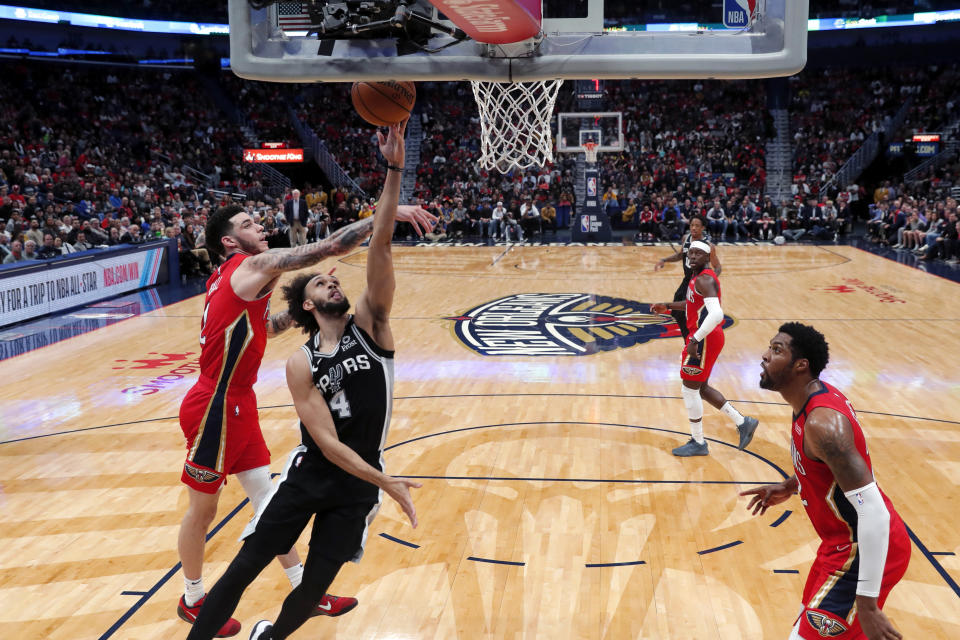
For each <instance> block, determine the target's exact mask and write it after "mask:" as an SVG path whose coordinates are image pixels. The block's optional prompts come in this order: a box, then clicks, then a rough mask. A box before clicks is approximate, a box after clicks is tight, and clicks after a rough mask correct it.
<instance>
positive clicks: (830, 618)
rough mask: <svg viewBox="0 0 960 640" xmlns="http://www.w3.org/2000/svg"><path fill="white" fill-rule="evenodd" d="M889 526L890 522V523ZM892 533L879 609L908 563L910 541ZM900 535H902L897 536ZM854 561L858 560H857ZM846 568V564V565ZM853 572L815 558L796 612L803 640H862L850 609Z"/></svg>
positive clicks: (854, 582) (857, 620)
mask: <svg viewBox="0 0 960 640" xmlns="http://www.w3.org/2000/svg"><path fill="white" fill-rule="evenodd" d="M891 526H894V523H892V522H891ZM900 527H901V530H900V532H897V531H895V532H894V534H893V535H891V536H890V545H889V547H888V548H887V563H886V565H884V569H883V580H882V581H881V582H880V595H879V597H878V598H877V605H878V606H880V607H883V603H884V602H886V600H887V596H888V595H890V590H891V589H893V587H894V586H895V585H896V584H897V583H898V582H899V581H900V579H901V578H902V577H903V574H904V573H906V571H907V565H908V564H910V539H909V538H908V537H907V534H906V530H905V529H902V527H903V525H902V523H901V524H900ZM901 532H902V533H901ZM856 561H857V562H858V561H859V557H857V560H856ZM848 566H849V565H848ZM857 577H858V574H857V571H856V570H850V569H847V570H844V567H843V566H838V561H837V560H836V559H835V558H824V557H822V556H819V555H818V556H817V559H816V560H815V561H814V562H813V566H812V567H811V568H810V574H809V575H808V576H807V584H806V586H804V588H803V611H801V612H800V628H799V632H800V637H801V638H804V639H805V640H822V639H823V638H841V640H864V639H865V638H866V636H865V635H864V634H863V630H862V629H861V628H860V618H859V617H858V616H857V610H856V608H855V607H854V604H855V603H856V597H857Z"/></svg>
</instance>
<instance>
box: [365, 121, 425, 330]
mask: <svg viewBox="0 0 960 640" xmlns="http://www.w3.org/2000/svg"><path fill="white" fill-rule="evenodd" d="M406 127H407V122H406V120H404V121H403V122H401V123H399V124H395V125H393V126H391V127H390V130H389V132H388V134H387V135H386V136H384V135H383V133H382V132H380V131H378V132H377V139H378V141H379V143H380V153H382V154H383V157H384V159H385V160H386V161H387V177H386V181H385V182H384V184H383V192H382V193H381V194H380V204H379V206H378V207H377V213H376V215H374V216H373V237H372V238H371V239H370V249H369V251H368V252H367V288H366V290H365V291H364V292H363V295H362V296H361V297H360V300H359V301H358V303H357V313H356V322H357V324H358V325H359V326H360V327H361V328H363V330H364V331H367V332H368V333H369V334H370V336H371V337H372V338H373V339H374V341H375V342H376V343H377V344H378V345H380V346H381V347H383V348H384V349H393V335H392V334H391V332H390V323H389V319H390V309H391V308H392V307H393V293H394V290H395V289H396V280H395V279H394V275H393V253H392V251H391V248H390V243H391V241H392V239H393V223H394V221H395V220H396V219H397V217H398V215H397V214H398V210H399V207H398V205H397V200H398V199H399V197H400V181H401V178H402V177H403V161H404V142H403V134H404V131H405V130H406ZM405 209H406V210H408V212H409V213H410V214H411V215H414V216H416V217H417V218H418V219H419V220H420V221H421V222H422V223H424V224H431V223H432V222H435V221H436V220H430V218H432V217H433V216H431V215H430V214H429V213H427V211H426V210H425V209H421V208H420V207H406V208H405Z"/></svg>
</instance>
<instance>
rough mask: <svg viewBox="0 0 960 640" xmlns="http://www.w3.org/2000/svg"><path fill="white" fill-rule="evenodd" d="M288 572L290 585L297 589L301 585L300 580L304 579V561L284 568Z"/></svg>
mask: <svg viewBox="0 0 960 640" xmlns="http://www.w3.org/2000/svg"><path fill="white" fill-rule="evenodd" d="M283 572H284V573H285V574H287V580H289V581H290V586H291V587H293V588H294V589H296V588H297V587H299V586H300V582H302V581H303V563H302V562H300V563H297V564H295V565H293V566H292V567H288V568H286V569H284V570H283Z"/></svg>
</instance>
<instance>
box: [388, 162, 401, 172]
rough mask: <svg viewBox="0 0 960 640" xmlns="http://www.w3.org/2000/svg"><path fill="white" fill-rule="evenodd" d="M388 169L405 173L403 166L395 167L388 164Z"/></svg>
mask: <svg viewBox="0 0 960 640" xmlns="http://www.w3.org/2000/svg"><path fill="white" fill-rule="evenodd" d="M387 169H388V170H389V171H399V172H400V173H403V167H395V166H393V165H392V164H388V165H387Z"/></svg>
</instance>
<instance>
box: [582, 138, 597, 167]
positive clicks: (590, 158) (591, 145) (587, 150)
mask: <svg viewBox="0 0 960 640" xmlns="http://www.w3.org/2000/svg"><path fill="white" fill-rule="evenodd" d="M583 153H584V155H586V156H587V162H588V163H589V164H593V163H595V162H596V161H597V143H596V142H584V143H583Z"/></svg>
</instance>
